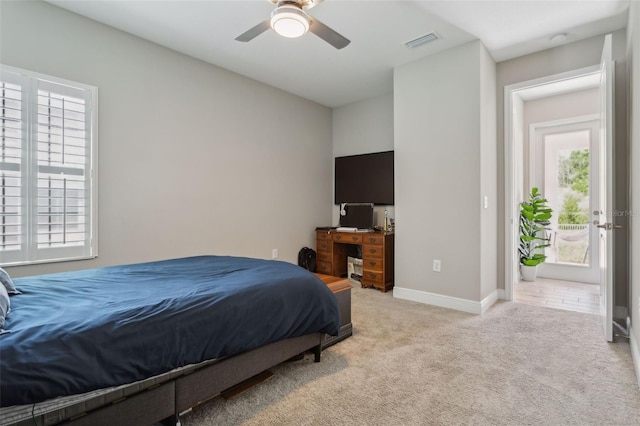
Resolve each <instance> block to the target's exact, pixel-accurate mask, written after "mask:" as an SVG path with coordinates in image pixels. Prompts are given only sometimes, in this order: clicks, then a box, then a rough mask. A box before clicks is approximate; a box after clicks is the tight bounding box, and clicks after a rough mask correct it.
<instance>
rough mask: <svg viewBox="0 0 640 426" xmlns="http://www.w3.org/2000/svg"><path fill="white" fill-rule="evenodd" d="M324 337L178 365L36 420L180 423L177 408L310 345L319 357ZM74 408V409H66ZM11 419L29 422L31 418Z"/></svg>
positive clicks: (94, 424)
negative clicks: (143, 384)
mask: <svg viewBox="0 0 640 426" xmlns="http://www.w3.org/2000/svg"><path fill="white" fill-rule="evenodd" d="M323 338H324V334H321V333H313V334H308V335H305V336H301V337H294V338H290V339H286V340H282V341H280V342H276V343H271V344H269V345H266V346H263V347H260V348H257V349H254V350H251V351H249V352H245V353H242V354H239V355H236V356H232V357H228V358H223V359H221V360H217V361H213V362H210V363H204V365H203V364H198V365H196V366H193V368H187V369H186V370H181V371H180V372H179V374H178V375H169V376H167V378H166V380H165V381H157V382H155V383H153V385H152V386H151V387H148V388H145V389H139V390H138V389H136V390H135V391H134V392H133V393H128V392H127V391H126V389H127V388H125V389H124V393H123V389H120V388H119V389H118V390H117V391H113V392H112V393H108V394H105V395H101V396H99V397H95V398H93V399H92V400H89V401H83V402H81V403H77V404H76V406H70V407H65V408H64V409H59V410H54V411H52V412H47V413H38V417H39V419H38V424H42V425H53V424H64V425H77V426H83V425H87V426H89V425H90V426H101V425H104V426H112V425H114V424H117V425H122V426H126V425H131V426H141V425H153V424H157V423H161V424H162V425H167V426H168V425H179V424H180V418H179V415H180V413H183V412H185V411H187V410H189V409H190V408H192V407H195V406H196V405H198V404H200V403H202V402H204V401H206V400H208V399H211V398H213V397H216V396H218V395H219V394H220V393H221V392H222V391H224V390H226V389H229V388H230V387H232V386H235V385H237V384H239V383H241V382H243V381H245V380H247V379H249V378H251V377H253V376H255V375H257V374H259V373H261V372H263V371H265V370H267V369H269V368H271V367H274V366H276V365H278V364H280V363H282V362H284V361H287V360H289V359H291V358H293V357H295V356H296V355H299V354H302V353H304V352H307V351H312V352H313V354H314V355H315V362H320V354H321V351H322V343H323ZM132 386H136V385H132ZM112 394H113V395H112ZM120 395H126V396H124V397H121V396H120ZM74 411H75V414H70V413H74ZM36 419H37V417H36ZM14 424H16V425H23V424H24V425H33V419H31V418H30V419H28V420H23V421H20V422H18V423H14Z"/></svg>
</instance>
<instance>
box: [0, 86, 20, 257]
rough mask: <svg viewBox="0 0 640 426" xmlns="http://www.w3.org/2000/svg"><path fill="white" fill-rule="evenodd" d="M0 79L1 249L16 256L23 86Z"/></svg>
mask: <svg viewBox="0 0 640 426" xmlns="http://www.w3.org/2000/svg"><path fill="white" fill-rule="evenodd" d="M16 83H17V82H16V81H15V80H14V81H13V82H10V81H0V102H1V105H0V108H1V110H0V132H1V133H0V143H1V144H2V145H1V146H0V185H1V186H0V196H1V197H2V206H1V209H2V210H0V251H2V252H12V253H14V255H15V256H18V254H19V252H20V250H21V249H22V243H23V239H22V221H23V217H22V212H23V205H22V196H23V194H22V170H23V167H22V139H23V134H24V132H23V126H24V118H23V111H22V105H23V100H22V87H21V86H20V85H19V84H16Z"/></svg>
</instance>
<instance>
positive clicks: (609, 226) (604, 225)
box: [593, 220, 622, 231]
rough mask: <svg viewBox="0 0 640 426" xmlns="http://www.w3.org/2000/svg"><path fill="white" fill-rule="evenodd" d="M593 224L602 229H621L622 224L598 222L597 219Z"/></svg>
mask: <svg viewBox="0 0 640 426" xmlns="http://www.w3.org/2000/svg"><path fill="white" fill-rule="evenodd" d="M593 224H594V225H595V226H596V228H601V229H606V230H607V231H611V230H613V229H621V228H622V225H616V224H615V223H610V222H607V223H598V221H597V220H594V221H593Z"/></svg>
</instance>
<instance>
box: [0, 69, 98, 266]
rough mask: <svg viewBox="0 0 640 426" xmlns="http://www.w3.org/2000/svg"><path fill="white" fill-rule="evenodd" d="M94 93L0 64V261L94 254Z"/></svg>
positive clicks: (25, 261) (81, 86)
mask: <svg viewBox="0 0 640 426" xmlns="http://www.w3.org/2000/svg"><path fill="white" fill-rule="evenodd" d="M96 105H97V88H95V87H91V86H87V85H84V84H79V83H74V82H69V81H64V80H61V79H58V78H55V77H50V76H45V75H42V74H35V73H32V72H29V71H25V70H20V69H17V68H13V67H8V66H4V65H1V66H0V264H2V265H17V264H29V263H39V262H53V261H61V260H73V259H83V258H91V257H95V256H96V254H97V253H96V247H97V238H96V233H95V231H96V229H97V228H96V220H95V207H94V200H95V199H96V180H95V171H94V168H95V164H96V153H97V150H96V134H97V132H96V128H97V126H96V124H97V108H96Z"/></svg>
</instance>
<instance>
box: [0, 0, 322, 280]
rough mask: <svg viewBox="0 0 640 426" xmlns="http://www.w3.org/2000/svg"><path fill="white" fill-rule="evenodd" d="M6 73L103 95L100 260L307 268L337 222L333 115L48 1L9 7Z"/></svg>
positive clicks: (3, 33)
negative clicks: (266, 261)
mask: <svg viewBox="0 0 640 426" xmlns="http://www.w3.org/2000/svg"><path fill="white" fill-rule="evenodd" d="M1 7H2V10H1V13H0V15H1V17H0V19H1V20H0V55H1V56H0V61H1V62H2V63H4V64H7V65H11V66H15V67H19V68H24V69H29V70H32V71H36V72H40V73H45V74H50V75H54V76H57V77H61V78H65V79H69V80H73V81H78V82H82V83H86V84H90V85H94V86H97V87H98V88H99V166H98V170H99V176H98V178H99V181H98V185H99V192H98V194H99V204H98V205H99V211H98V216H99V246H98V253H99V257H98V258H97V259H95V260H91V261H81V262H74V263H58V264H47V265H40V266H38V267H19V268H18V267H16V268H12V269H11V270H10V272H11V273H12V274H14V275H16V276H20V275H30V274H36V273H43V272H53V271H59V270H67V269H82V268H89V267H97V266H103V265H111V264H118V263H131V262H137V261H146V260H152V259H162V258H170V257H179V256H188V255H196V254H208V253H211V254H228V255H240V256H251V257H258V258H270V257H271V249H272V248H278V249H279V255H280V258H281V259H282V260H286V261H291V262H296V261H297V252H298V250H299V249H300V248H301V247H303V246H305V245H309V246H312V245H313V244H314V243H313V241H314V238H313V237H314V233H313V229H314V227H315V226H317V225H320V224H326V223H327V222H329V221H331V205H332V186H331V182H332V178H331V174H332V166H331V162H332V161H331V159H332V144H331V138H332V134H331V126H332V116H331V110H330V109H328V108H326V107H323V106H320V105H318V104H315V103H313V102H310V101H307V100H304V99H302V98H299V97H296V96H294V95H291V94H288V93H285V92H283V91H280V90H277V89H274V88H272V87H269V86H266V85H264V84H261V83H258V82H256V81H253V80H250V79H247V78H244V77H241V76H239V75H237V74H234V73H231V72H229V71H226V70H224V69H221V68H218V67H215V66H212V65H209V64H206V63H204V62H201V61H198V60H195V59H193V58H190V57H187V56H185V55H182V54H179V53H176V52H174V51H171V50H169V49H166V48H162V47H160V46H158V45H155V44H153V43H149V42H147V41H145V40H142V39H139V38H136V37H133V36H131V35H128V34H126V33H124V32H121V31H118V30H115V29H113V28H110V27H107V26H104V25H102V24H98V23H96V22H94V21H91V20H89V19H86V18H83V17H80V16H79V15H75V14H73V13H70V12H67V11H64V10H62V9H59V8H57V7H55V6H52V5H49V4H47V3H43V2H35V1H34V2H32V1H29V2H2V4H1Z"/></svg>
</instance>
